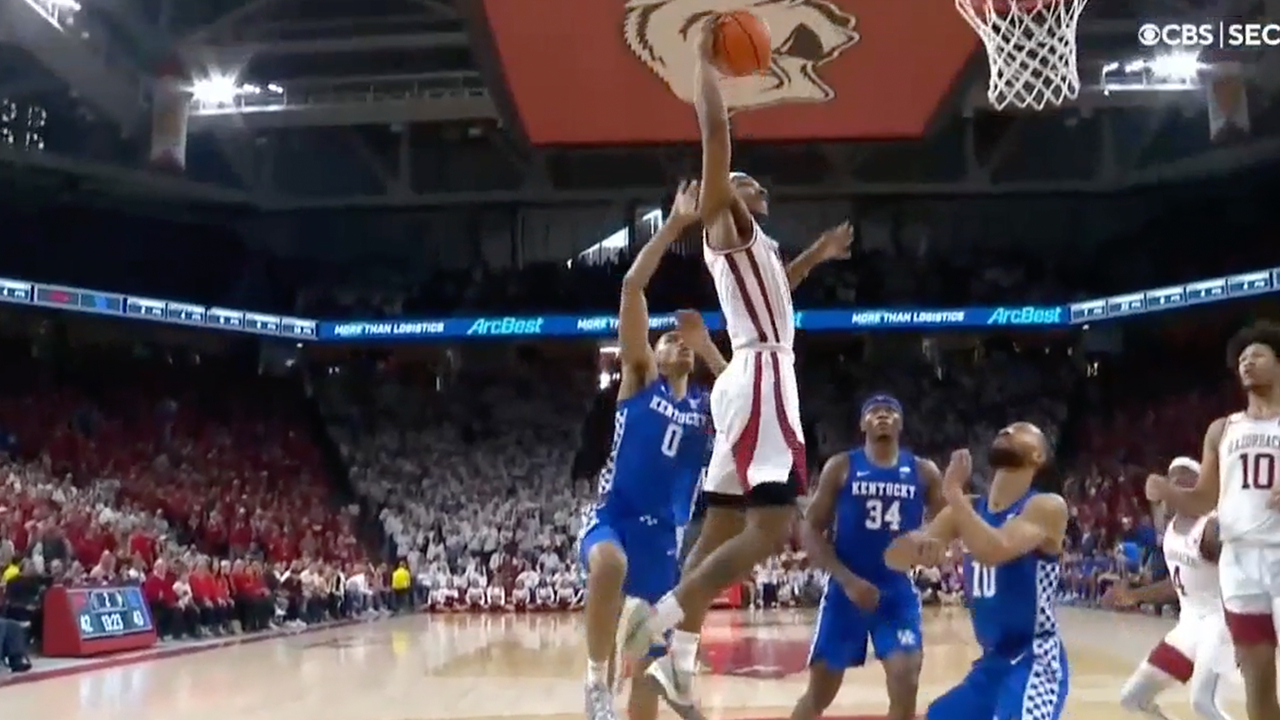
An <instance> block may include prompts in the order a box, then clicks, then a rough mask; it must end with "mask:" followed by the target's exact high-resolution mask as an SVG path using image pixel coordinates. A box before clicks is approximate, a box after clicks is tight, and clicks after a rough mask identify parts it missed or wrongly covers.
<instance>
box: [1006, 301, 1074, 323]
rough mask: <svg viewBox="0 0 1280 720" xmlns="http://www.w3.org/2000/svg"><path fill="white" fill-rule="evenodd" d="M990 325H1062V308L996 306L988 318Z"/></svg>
mask: <svg viewBox="0 0 1280 720" xmlns="http://www.w3.org/2000/svg"><path fill="white" fill-rule="evenodd" d="M987 324H988V325H1060V324H1062V308H1060V307H1056V308H1042V307H1031V306H1030V305H1028V306H1027V307H1022V308H996V309H995V310H992V311H991V317H989V318H987Z"/></svg>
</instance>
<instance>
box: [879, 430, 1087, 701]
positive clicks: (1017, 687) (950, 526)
mask: <svg viewBox="0 0 1280 720" xmlns="http://www.w3.org/2000/svg"><path fill="white" fill-rule="evenodd" d="M1048 456H1049V447H1048V442H1047V441H1046V440H1045V437H1044V435H1043V434H1042V433H1041V432H1040V430H1039V428H1037V427H1036V426H1034V425H1032V424H1031V423H1026V422H1017V423H1014V424H1012V425H1010V426H1009V427H1007V428H1005V429H1004V430H1001V431H1000V432H999V433H998V434H997V435H996V439H995V441H994V442H993V443H992V444H991V449H990V450H989V452H988V460H989V462H990V464H991V467H992V468H994V469H995V476H994V477H993V478H992V480H991V486H990V488H989V489H988V490H987V494H986V497H978V498H974V497H970V496H967V495H965V485H966V483H968V481H969V476H970V473H971V470H972V461H971V459H970V457H969V451H967V450H960V451H957V452H955V453H952V456H951V462H950V463H949V464H948V465H947V470H946V472H945V473H944V476H943V483H942V492H943V495H944V497H945V498H946V501H947V506H946V507H945V508H944V509H943V510H942V512H940V513H938V516H937V517H935V518H934V519H933V521H932V522H930V523H929V525H928V526H927V527H926V528H925V529H924V530H923V531H919V532H914V533H907V534H905V535H901V536H899V537H898V538H897V539H895V540H894V541H893V542H892V543H890V545H889V548H888V549H887V550H886V551H885V563H886V564H887V565H889V566H890V567H893V568H896V569H898V570H901V571H904V572H905V571H907V570H910V569H911V568H912V567H913V566H915V565H937V564H940V562H941V560H942V559H943V558H944V557H945V555H946V548H947V546H948V545H949V544H950V543H951V542H953V541H954V540H957V539H958V540H960V541H961V542H962V543H963V545H964V548H965V556H964V564H965V573H964V574H965V598H966V600H968V604H969V608H970V615H971V616H972V618H973V634H974V637H975V638H976V639H977V641H978V645H979V646H980V647H981V649H982V655H981V656H980V657H979V658H978V659H977V660H976V661H975V662H974V663H973V667H972V668H971V669H970V670H969V674H968V675H966V676H965V678H964V679H963V680H961V681H960V684H959V685H957V686H956V687H954V688H952V689H951V690H949V691H947V692H946V693H944V694H943V695H942V696H941V697H939V698H938V699H936V700H934V701H933V703H931V704H930V705H929V709H928V711H927V712H926V714H925V717H926V718H927V720H1058V718H1060V717H1061V716H1062V709H1063V706H1064V705H1065V703H1066V699H1067V688H1068V685H1067V675H1068V672H1067V653H1066V649H1065V647H1064V645H1063V642H1062V636H1061V635H1060V634H1059V632H1058V620H1057V616H1056V612H1057V608H1056V605H1057V593H1058V580H1059V574H1060V572H1061V567H1060V556H1061V554H1062V545H1063V541H1064V538H1065V537H1066V532H1067V515H1068V513H1067V503H1066V501H1065V500H1063V499H1062V496H1061V495H1056V494H1053V493H1041V492H1037V491H1036V490H1033V489H1032V482H1033V480H1034V478H1035V475H1036V473H1037V472H1039V471H1040V469H1041V468H1043V467H1044V465H1045V462H1046V461H1047V460H1048Z"/></svg>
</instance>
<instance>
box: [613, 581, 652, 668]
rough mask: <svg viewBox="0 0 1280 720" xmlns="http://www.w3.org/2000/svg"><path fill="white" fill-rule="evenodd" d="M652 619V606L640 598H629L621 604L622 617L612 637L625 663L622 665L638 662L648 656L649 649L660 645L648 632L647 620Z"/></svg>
mask: <svg viewBox="0 0 1280 720" xmlns="http://www.w3.org/2000/svg"><path fill="white" fill-rule="evenodd" d="M652 617H653V606H652V605H650V604H649V603H647V602H645V601H644V600H641V599H640V598H634V597H629V598H627V599H626V601H625V602H623V604H622V617H621V618H619V619H618V632H617V635H615V636H614V648H616V650H617V652H618V653H619V654H620V655H621V656H622V659H623V660H624V661H625V662H624V663H623V664H624V665H626V664H631V663H638V662H640V660H641V658H643V657H644V656H645V655H647V654H649V648H650V646H652V645H653V644H655V643H660V642H661V638H658V639H655V638H654V637H653V634H652V633H651V632H650V630H649V620H650V618H652Z"/></svg>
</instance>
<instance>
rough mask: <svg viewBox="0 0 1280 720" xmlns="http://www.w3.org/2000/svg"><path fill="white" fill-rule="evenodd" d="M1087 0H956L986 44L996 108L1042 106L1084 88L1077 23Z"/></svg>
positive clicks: (1073, 95) (989, 89) (990, 89)
mask: <svg viewBox="0 0 1280 720" xmlns="http://www.w3.org/2000/svg"><path fill="white" fill-rule="evenodd" d="M1086 1H1087V0H955V3H956V8H957V9H958V10H959V11H960V14H961V15H962V16H963V17H964V19H965V21H966V22H968V23H969V25H970V26H971V27H972V28H973V29H974V30H975V31H976V32H977V33H978V36H979V37H981V38H982V43H983V44H984V45H986V46H987V65H988V66H989V67H990V68H991V80H990V82H989V83H988V84H987V99H988V100H990V101H991V104H992V106H994V107H995V109H996V110H1003V109H1004V108H1006V107H1009V106H1013V107H1019V108H1026V109H1030V110H1043V109H1044V108H1045V107H1047V106H1050V105H1061V104H1062V103H1063V102H1066V101H1067V100H1074V99H1076V97H1077V96H1078V95H1079V94H1080V73H1079V70H1078V69H1077V67H1076V26H1077V24H1078V23H1079V21H1080V11H1081V10H1083V9H1084V5H1085V2H1086Z"/></svg>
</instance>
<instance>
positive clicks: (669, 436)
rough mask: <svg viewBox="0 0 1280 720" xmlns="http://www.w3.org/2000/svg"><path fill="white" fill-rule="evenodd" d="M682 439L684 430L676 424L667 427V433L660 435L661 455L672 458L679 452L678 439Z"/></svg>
mask: <svg viewBox="0 0 1280 720" xmlns="http://www.w3.org/2000/svg"><path fill="white" fill-rule="evenodd" d="M682 437H684V428H683V427H680V426H679V425H677V424H676V423H671V424H670V425H668V426H667V431H666V432H664V433H662V454H663V455H666V456H667V457H670V458H673V457H675V456H676V453H678V452H680V438H682Z"/></svg>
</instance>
